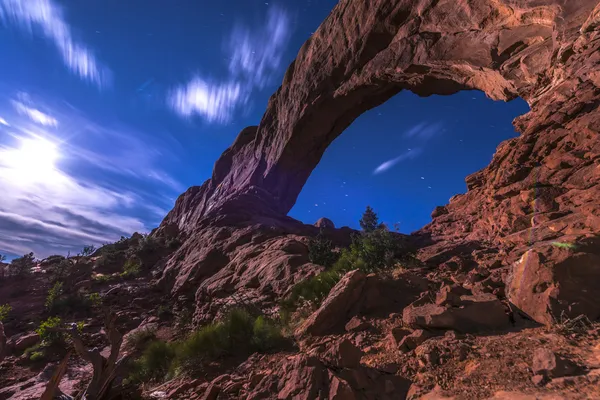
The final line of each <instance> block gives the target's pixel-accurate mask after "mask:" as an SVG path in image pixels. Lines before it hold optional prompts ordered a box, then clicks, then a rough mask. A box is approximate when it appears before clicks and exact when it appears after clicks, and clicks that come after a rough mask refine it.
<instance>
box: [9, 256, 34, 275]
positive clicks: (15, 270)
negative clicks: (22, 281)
mask: <svg viewBox="0 0 600 400" xmlns="http://www.w3.org/2000/svg"><path fill="white" fill-rule="evenodd" d="M35 265H36V263H35V256H34V255H33V253H29V254H25V255H24V256H23V257H19V258H15V259H14V260H12V261H11V263H10V270H11V272H12V274H13V275H15V276H18V277H23V276H27V275H29V274H31V272H32V269H33V268H34V267H35Z"/></svg>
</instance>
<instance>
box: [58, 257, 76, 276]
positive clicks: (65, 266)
mask: <svg viewBox="0 0 600 400" xmlns="http://www.w3.org/2000/svg"><path fill="white" fill-rule="evenodd" d="M72 267H73V263H72V262H71V260H69V259H68V258H65V259H64V260H61V261H60V262H59V263H58V264H57V265H56V266H55V267H54V279H56V280H57V281H60V280H62V279H63V278H64V277H65V276H66V275H67V274H68V272H69V271H70V270H71V268H72Z"/></svg>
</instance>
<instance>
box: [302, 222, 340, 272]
mask: <svg viewBox="0 0 600 400" xmlns="http://www.w3.org/2000/svg"><path fill="white" fill-rule="evenodd" d="M308 258H309V259H310V262H312V263H314V264H319V265H322V266H324V267H327V268H328V267H331V266H332V265H333V263H335V261H336V260H337V258H338V254H337V253H335V252H334V251H333V244H332V243H331V240H328V239H327V237H326V236H325V233H324V232H323V230H322V229H321V230H320V231H319V234H318V235H317V237H316V238H311V239H310V241H309V242H308Z"/></svg>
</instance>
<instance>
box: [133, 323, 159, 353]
mask: <svg viewBox="0 0 600 400" xmlns="http://www.w3.org/2000/svg"><path fill="white" fill-rule="evenodd" d="M154 339H156V332H155V331H154V330H153V329H150V328H146V329H140V330H137V331H135V332H134V333H132V334H131V335H128V336H127V345H128V346H130V347H131V348H134V349H136V350H142V349H143V348H144V347H145V346H146V344H148V342H150V341H152V340H154Z"/></svg>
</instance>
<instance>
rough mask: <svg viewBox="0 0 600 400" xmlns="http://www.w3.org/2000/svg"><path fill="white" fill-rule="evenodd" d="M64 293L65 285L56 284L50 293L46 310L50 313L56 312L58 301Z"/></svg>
mask: <svg viewBox="0 0 600 400" xmlns="http://www.w3.org/2000/svg"><path fill="white" fill-rule="evenodd" d="M62 293H63V283H62V282H56V283H55V284H54V286H52V288H50V290H49V291H48V296H47V297H46V303H45V306H46V309H47V310H48V311H54V310H55V309H56V308H57V304H58V300H59V298H60V296H61V295H62Z"/></svg>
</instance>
